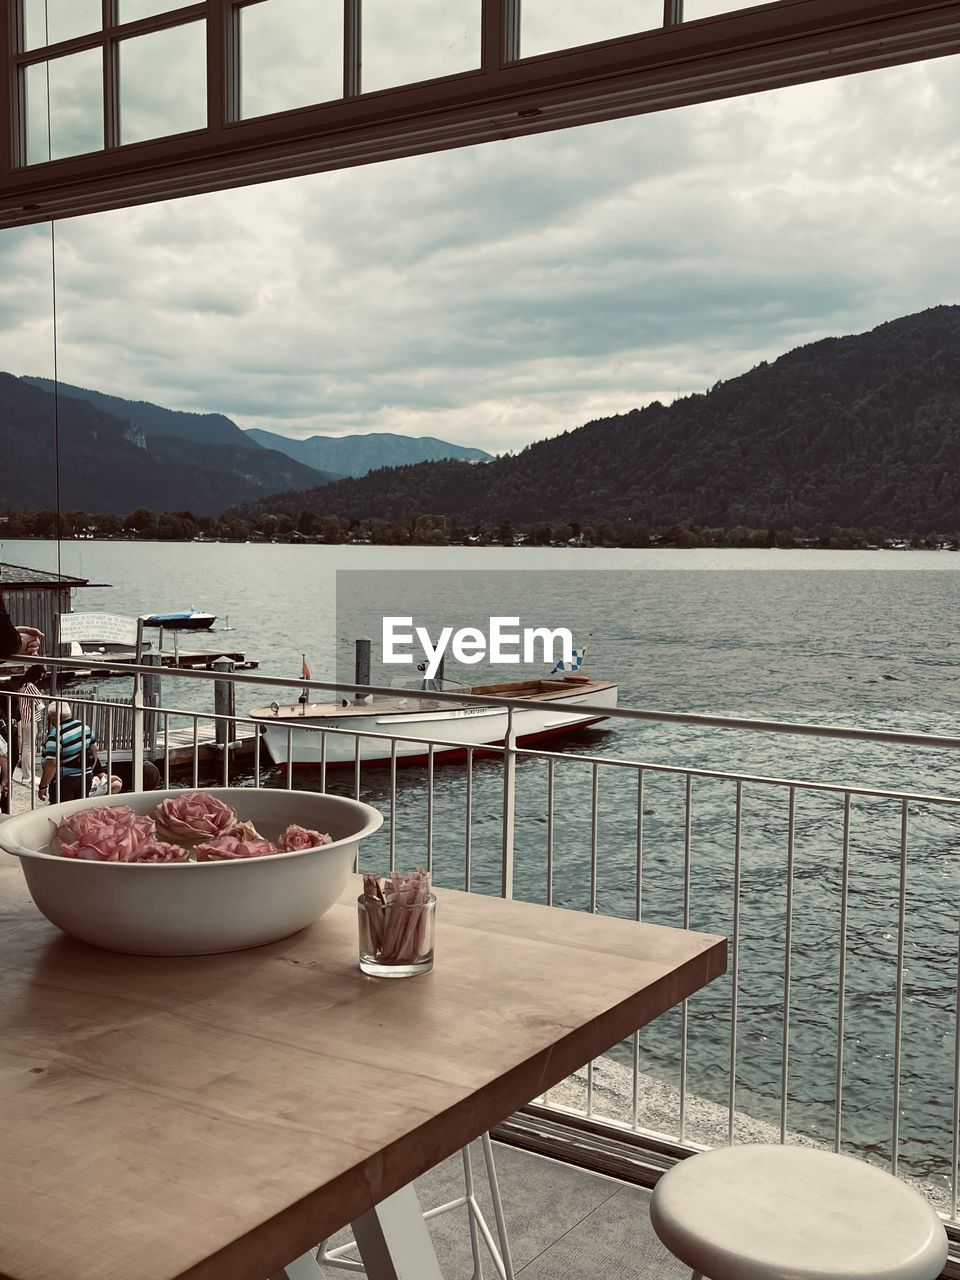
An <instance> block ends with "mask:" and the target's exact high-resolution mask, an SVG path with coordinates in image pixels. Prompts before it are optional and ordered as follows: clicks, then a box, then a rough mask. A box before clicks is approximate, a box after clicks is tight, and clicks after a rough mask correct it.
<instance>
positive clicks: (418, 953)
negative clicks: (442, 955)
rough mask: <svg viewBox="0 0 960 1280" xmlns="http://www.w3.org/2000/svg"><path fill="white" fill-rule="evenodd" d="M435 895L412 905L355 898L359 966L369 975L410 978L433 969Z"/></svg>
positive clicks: (374, 976)
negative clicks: (358, 936) (358, 929)
mask: <svg viewBox="0 0 960 1280" xmlns="http://www.w3.org/2000/svg"><path fill="white" fill-rule="evenodd" d="M436 907H437V898H436V895H435V894H433V893H431V894H430V895H429V897H428V898H427V900H426V902H424V903H420V904H418V905H416V906H409V907H407V906H397V905H396V904H393V903H382V902H372V901H371V900H370V899H369V898H364V897H360V898H358V899H357V913H358V919H359V924H360V968H361V969H362V970H363V972H364V973H367V974H369V975H370V976H371V977H373V978H414V977H416V975H417V974H418V973H429V972H430V970H431V969H432V968H433V926H434V922H435V919H436Z"/></svg>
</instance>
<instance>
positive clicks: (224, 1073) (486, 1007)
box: [0, 858, 726, 1280]
mask: <svg viewBox="0 0 960 1280" xmlns="http://www.w3.org/2000/svg"><path fill="white" fill-rule="evenodd" d="M4 861H6V859H5V858H4ZM357 891H358V882H354V881H353V880H352V881H351V883H350V886H349V888H348V891H347V892H346V893H345V894H344V896H343V898H342V900H341V902H340V903H339V904H338V905H337V906H336V907H334V908H333V909H332V910H331V911H330V912H329V913H328V914H327V915H326V916H325V917H324V918H323V919H322V920H321V921H319V922H318V923H317V924H316V925H314V926H313V927H312V928H310V929H307V930H305V931H304V932H302V933H300V934H297V935H295V936H294V937H293V938H290V939H287V940H286V941H284V942H279V943H275V944H273V945H272V946H268V947H260V948H258V949H256V950H252V951H242V952H235V953H233V954H231V955H220V956H198V957H189V958H172V959H166V958H150V957H138V956H121V955H114V954H111V953H109V952H104V951H98V950H95V949H94V948H91V947H87V946H84V945H83V944H82V943H78V942H73V941H72V940H70V939H68V938H65V937H64V936H63V935H62V934H60V933H59V932H58V931H57V930H56V929H54V928H53V926H52V925H49V924H48V923H47V922H46V920H44V919H43V918H42V917H41V916H40V915H39V913H38V912H37V911H36V909H35V908H34V906H33V904H32V903H31V902H30V899H29V897H28V895H27V893H26V889H25V886H24V883H23V879H22V875H21V872H20V869H19V865H18V864H15V863H14V864H12V865H10V866H3V867H2V869H0V915H2V926H0V1019H2V1024H0V1106H2V1112H0V1117H2V1118H0V1134H2V1137H0V1151H2V1160H0V1224H2V1225H0V1280H94V1278H95V1280H266V1277H268V1276H270V1275H271V1274H274V1273H277V1272H278V1269H282V1268H283V1267H284V1266H286V1265H288V1264H290V1260H291V1259H295V1258H298V1257H299V1255H301V1254H303V1253H304V1252H305V1251H306V1250H308V1249H309V1248H310V1247H311V1246H313V1245H316V1243H317V1242H318V1241H319V1240H320V1239H322V1238H324V1237H327V1236H329V1235H332V1234H333V1233H334V1232H335V1231H337V1230H339V1229H340V1228H341V1227H343V1226H345V1225H346V1224H347V1223H349V1222H361V1223H365V1224H366V1232H367V1235H369V1231H370V1228H371V1223H372V1226H373V1228H374V1229H375V1228H376V1227H377V1226H378V1221H377V1219H376V1212H377V1211H376V1210H374V1218H373V1219H371V1216H370V1213H369V1212H368V1211H371V1207H372V1206H380V1207H382V1205H386V1206H390V1205H393V1206H394V1208H395V1209H396V1208H397V1207H398V1206H399V1212H400V1216H401V1219H402V1227H403V1230H402V1233H401V1234H402V1235H403V1236H404V1239H406V1238H407V1236H408V1235H409V1241H408V1244H409V1245H410V1247H412V1248H414V1249H416V1248H419V1247H421V1246H422V1244H423V1240H422V1239H421V1238H419V1237H417V1230H418V1229H419V1230H420V1231H421V1232H422V1235H423V1237H425V1236H426V1232H425V1229H424V1228H423V1227H422V1223H421V1222H420V1220H419V1215H418V1214H416V1215H415V1216H416V1219H417V1221H416V1223H414V1222H413V1221H412V1217H411V1215H412V1213H413V1210H414V1209H415V1208H416V1202H415V1200H414V1201H411V1200H410V1199H409V1198H407V1199H404V1197H410V1196H412V1195H413V1192H412V1190H409V1191H407V1192H404V1191H403V1190H402V1189H403V1188H405V1187H407V1184H409V1183H410V1182H411V1181H412V1180H413V1179H414V1178H415V1177H417V1176H418V1175H419V1174H421V1173H423V1172H424V1171H425V1170H427V1169H429V1168H432V1167H433V1166H434V1165H436V1164H438V1163H439V1162H440V1161H441V1160H444V1159H445V1158H446V1157H447V1156H449V1155H451V1154H452V1153H453V1152H455V1151H457V1150H458V1149H459V1148H460V1147H462V1146H464V1145H465V1144H466V1143H467V1142H469V1141H472V1140H473V1139H475V1138H476V1137H478V1136H479V1135H480V1134H482V1133H483V1132H485V1131H486V1130H487V1129H489V1128H491V1127H492V1126H493V1125H494V1124H496V1123H498V1122H499V1121H501V1120H503V1119H504V1118H505V1117H506V1116H507V1115H509V1114H510V1113H511V1112H512V1111H514V1110H516V1109H517V1108H518V1107H520V1106H522V1105H523V1104H525V1103H527V1102H529V1101H530V1100H531V1099H532V1098H534V1097H536V1096H537V1095H538V1094H540V1093H542V1092H543V1091H544V1090H545V1089H547V1088H550V1087H551V1086H553V1085H555V1084H556V1083H558V1081H560V1080H562V1079H564V1078H565V1077H566V1076H567V1075H569V1074H570V1073H571V1072H572V1071H574V1070H576V1069H577V1068H579V1067H581V1066H582V1065H583V1064H584V1063H585V1062H587V1061H588V1060H589V1059H591V1058H593V1057H595V1056H597V1055H598V1054H600V1053H602V1052H604V1051H605V1050H607V1049H609V1048H610V1047H611V1046H612V1045H614V1044H615V1043H617V1042H618V1041H620V1040H621V1039H623V1038H624V1037H626V1036H627V1035H629V1034H630V1033H631V1032H633V1031H634V1030H636V1028H637V1027H640V1026H643V1025H644V1024H645V1023H647V1022H649V1021H650V1020H651V1019H652V1018H655V1017H656V1016H657V1015H658V1014H660V1013H662V1012H663V1011H664V1010H665V1009H668V1008H670V1007H671V1006H672V1005H675V1004H677V1003H679V1002H680V1001H682V1000H683V999H684V998H685V997H687V996H689V995H691V994H692V993H693V992H694V991H696V990H697V989H698V988H699V987H702V986H703V985H704V984H705V983H707V982H709V981H710V980H711V979H712V978H715V977H717V976H718V975H719V974H721V973H722V972H723V971H724V968H725V964H726V943H725V941H724V940H723V939H722V938H717V937H713V936H710V935H706V934H697V933H691V932H684V931H682V930H675V929H664V928H660V927H657V926H654V925H638V924H635V923H633V922H630V921H622V920H614V919H609V918H602V917H595V916H590V915H586V914H582V913H579V912H571V911H561V910H558V909H556V908H547V907H538V906H531V905H529V904H525V903H518V902H503V901H501V900H499V899H495V898H487V897H482V896H480V895H475V894H464V893H456V892H452V891H440V892H439V893H438V897H439V902H438V905H437V964H436V968H435V969H434V971H433V972H432V973H430V974H427V975H423V976H421V977H418V978H414V979H410V980H406V981H393V982H391V981H384V980H383V979H377V978H366V977H364V976H363V975H362V974H361V973H360V971H359V968H358V967H357V962H356V958H357V920H356V905H355V904H356V894H357ZM381 1202H382V1205H381ZM404 1215H406V1216H405V1217H404ZM379 1226H380V1227H381V1228H382V1229H383V1232H384V1235H385V1238H386V1237H389V1233H390V1229H391V1228H390V1220H389V1213H387V1214H386V1215H384V1216H383V1217H382V1218H381V1219H380V1221H379ZM411 1232H412V1233H413V1235H410V1233H411ZM415 1237H417V1238H415ZM386 1244H387V1247H388V1251H389V1244H390V1241H389V1239H386ZM426 1247H427V1249H428V1250H429V1245H427V1246H426ZM365 1256H366V1255H365ZM430 1257H432V1251H430ZM388 1262H389V1260H388ZM435 1267H436V1261H435V1259H433V1262H432V1263H431V1262H430V1261H429V1259H426V1260H425V1261H424V1262H423V1269H422V1272H421V1275H422V1280H428V1277H430V1276H439V1274H440V1273H439V1270H433V1269H432V1268H435ZM418 1269H419V1268H418ZM368 1270H369V1271H370V1273H371V1274H375V1273H377V1271H378V1264H377V1263H376V1261H375V1260H374V1259H373V1255H372V1253H371V1255H370V1257H369V1259H368ZM288 1274H289V1275H290V1276H293V1275H296V1274H306V1272H298V1271H297V1264H293V1265H292V1266H291V1267H290V1270H289V1272H288ZM380 1274H384V1275H390V1274H396V1275H400V1274H402V1268H397V1269H396V1270H394V1271H392V1272H391V1269H390V1266H389V1265H387V1264H386V1263H385V1264H384V1267H383V1269H382V1270H380Z"/></svg>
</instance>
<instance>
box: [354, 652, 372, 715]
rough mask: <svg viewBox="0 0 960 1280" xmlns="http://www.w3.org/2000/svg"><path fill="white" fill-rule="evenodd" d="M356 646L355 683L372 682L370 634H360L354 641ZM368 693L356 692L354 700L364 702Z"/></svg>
mask: <svg viewBox="0 0 960 1280" xmlns="http://www.w3.org/2000/svg"><path fill="white" fill-rule="evenodd" d="M354 643H355V646H356V662H355V665H354V680H353V683H354V684H369V683H370V645H371V640H370V637H369V636H358V637H357V639H356V641H355V642H354ZM365 697H366V694H363V693H356V694H354V701H356V702H362V701H363V699H364V698H365Z"/></svg>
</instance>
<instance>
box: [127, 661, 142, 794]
mask: <svg viewBox="0 0 960 1280" xmlns="http://www.w3.org/2000/svg"><path fill="white" fill-rule="evenodd" d="M145 723H146V716H145V715H144V711H143V677H142V676H141V675H140V672H139V671H138V672H137V674H136V675H135V676H134V677H133V741H132V743H131V747H132V751H131V756H130V770H131V777H130V784H131V787H132V789H133V790H134V791H142V790H143V730H144V724H145Z"/></svg>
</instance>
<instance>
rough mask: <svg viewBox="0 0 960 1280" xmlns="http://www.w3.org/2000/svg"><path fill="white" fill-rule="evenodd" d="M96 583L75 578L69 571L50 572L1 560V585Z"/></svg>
mask: <svg viewBox="0 0 960 1280" xmlns="http://www.w3.org/2000/svg"><path fill="white" fill-rule="evenodd" d="M91 585H94V584H92V583H91V582H90V581H89V579H87V578H73V577H71V576H70V575H69V574H68V573H48V572H47V571H46V570H45V569H31V568H29V567H28V566H26V565H22V564H4V563H3V562H2V561H0V587H3V588H5V589H6V588H8V587H39V588H41V589H42V588H44V587H51V588H52V587H88V586H91Z"/></svg>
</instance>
